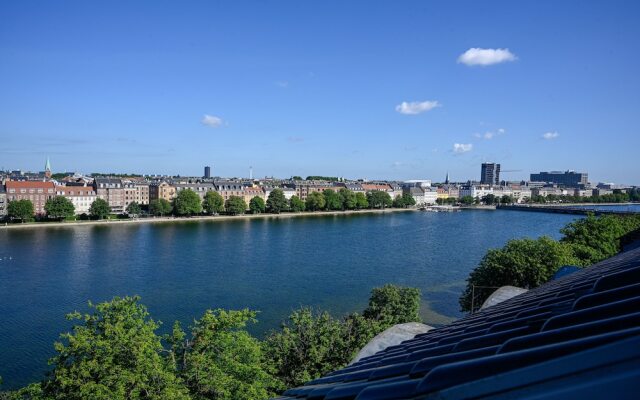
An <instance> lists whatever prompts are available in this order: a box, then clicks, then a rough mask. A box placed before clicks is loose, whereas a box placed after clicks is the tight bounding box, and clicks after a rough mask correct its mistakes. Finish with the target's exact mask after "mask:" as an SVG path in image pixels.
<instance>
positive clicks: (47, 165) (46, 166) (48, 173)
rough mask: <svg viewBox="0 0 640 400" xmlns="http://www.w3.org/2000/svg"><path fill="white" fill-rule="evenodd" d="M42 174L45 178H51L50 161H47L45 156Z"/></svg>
mask: <svg viewBox="0 0 640 400" xmlns="http://www.w3.org/2000/svg"><path fill="white" fill-rule="evenodd" d="M44 176H45V178H47V179H51V163H50V162H49V157H47V162H46V163H45V164H44Z"/></svg>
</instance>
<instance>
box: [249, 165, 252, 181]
mask: <svg viewBox="0 0 640 400" xmlns="http://www.w3.org/2000/svg"><path fill="white" fill-rule="evenodd" d="M249 179H250V180H253V167H251V166H250V167H249Z"/></svg>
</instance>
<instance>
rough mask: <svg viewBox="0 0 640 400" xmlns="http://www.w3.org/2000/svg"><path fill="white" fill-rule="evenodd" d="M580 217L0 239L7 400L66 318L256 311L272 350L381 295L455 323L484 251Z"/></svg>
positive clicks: (480, 214) (95, 231)
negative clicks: (326, 315)
mask: <svg viewBox="0 0 640 400" xmlns="http://www.w3.org/2000/svg"><path fill="white" fill-rule="evenodd" d="M575 218H576V216H572V215H558V214H544V213H530V212H519V211H500V210H498V211H466V212H460V213H428V212H403V213H388V214H384V215H351V216H346V215H345V216H331V217H303V218H290V219H266V220H251V221H247V220H241V219H239V220H238V221H225V222H212V221H205V222H180V223H161V224H160V223H159V224H130V225H114V226H80V227H61V228H55V227H47V228H40V229H24V230H22V229H20V230H17V229H16V230H1V231H0V259H1V261H0V376H2V377H3V378H4V385H3V386H2V388H3V389H5V390H7V389H13V388H17V387H20V386H23V385H25V384H27V383H29V382H32V381H35V380H38V379H40V378H41V377H42V376H43V373H44V371H46V368H47V363H46V360H47V359H48V358H49V357H50V356H51V355H53V342H54V341H55V340H56V339H57V338H58V335H59V334H60V333H61V332H63V331H65V330H67V329H68V328H69V326H70V325H69V324H68V322H67V321H65V319H64V316H65V314H66V313H68V312H71V311H73V310H79V311H86V310H87V306H86V304H87V301H88V300H92V301H93V302H100V301H105V300H109V299H110V298H112V297H113V296H125V295H140V296H142V302H143V303H144V304H146V305H147V306H148V308H149V310H150V312H151V315H152V317H153V318H154V319H157V320H161V321H163V322H164V328H165V329H167V328H169V327H170V326H171V324H172V323H173V321H174V320H180V321H182V322H183V323H185V324H186V325H188V324H189V323H190V322H191V321H192V320H193V318H196V317H200V316H201V315H202V313H203V312H204V311H205V310H206V309H207V308H233V309H238V308H244V307H249V308H252V309H256V310H260V314H259V316H258V318H259V321H260V322H259V324H257V325H255V326H253V327H252V332H253V333H254V334H256V335H258V336H262V335H263V334H264V333H265V332H266V331H268V330H269V329H273V328H276V327H277V326H278V324H279V323H280V322H281V321H282V320H283V319H284V318H286V316H287V315H288V314H289V313H290V311H292V310H293V309H295V308H297V307H299V306H301V305H310V306H313V307H317V308H318V309H323V310H329V311H330V312H331V313H332V314H334V315H336V316H338V315H341V314H345V313H348V312H352V311H359V310H362V309H363V308H364V307H365V305H366V302H367V299H368V297H369V292H370V290H371V289H372V288H373V287H376V286H381V285H383V284H385V283H396V284H401V285H408V286H414V287H419V288H420V289H421V290H422V294H423V305H422V314H423V319H424V320H425V322H426V323H428V324H433V325H438V324H444V323H447V322H450V321H451V320H452V319H455V318H459V317H460V316H461V314H460V313H459V311H458V296H459V295H460V293H461V292H462V290H463V288H464V284H465V279H466V277H467V276H468V274H469V271H470V270H471V269H473V268H474V267H475V266H476V265H477V263H478V262H479V261H480V259H481V258H482V256H483V255H484V254H485V252H486V251H487V249H489V248H492V247H499V246H502V245H503V244H504V243H505V242H506V241H507V240H509V239H512V238H520V237H538V236H541V235H550V236H552V237H555V238H558V237H559V236H560V234H559V229H560V228H561V227H562V226H564V225H565V224H566V223H568V222H569V221H571V220H573V219H575Z"/></svg>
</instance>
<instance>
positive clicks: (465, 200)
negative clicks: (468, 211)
mask: <svg viewBox="0 0 640 400" xmlns="http://www.w3.org/2000/svg"><path fill="white" fill-rule="evenodd" d="M474 202H475V199H474V198H473V197H471V196H462V198H461V199H460V203H462V204H464V205H465V206H470V205H471V204H473V203H474Z"/></svg>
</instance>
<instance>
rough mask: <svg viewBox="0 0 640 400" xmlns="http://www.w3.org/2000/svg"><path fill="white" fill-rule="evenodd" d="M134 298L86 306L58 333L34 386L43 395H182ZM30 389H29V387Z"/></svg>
mask: <svg viewBox="0 0 640 400" xmlns="http://www.w3.org/2000/svg"><path fill="white" fill-rule="evenodd" d="M138 300H139V298H138V297H125V298H118V297H115V298H114V299H113V300H111V301H110V302H105V303H100V304H98V305H92V304H90V307H91V308H92V309H93V312H92V313H91V314H85V315H81V314H80V313H78V312H75V313H72V314H69V315H68V317H67V318H68V319H69V320H72V321H73V320H75V321H80V323H79V324H77V325H75V326H74V327H73V331H72V332H69V333H64V334H62V335H61V342H59V343H56V345H55V350H56V353H57V354H56V355H55V356H54V357H53V358H52V359H51V360H50V364H51V365H52V366H53V369H52V370H51V372H50V373H49V375H48V377H47V378H46V379H45V380H44V381H43V382H42V383H41V384H40V388H41V391H42V394H43V396H42V398H44V399H65V400H67V399H69V400H74V399H77V400H81V399H97V400H103V399H104V400H119V399H122V400H125V399H158V400H160V399H188V398H189V396H188V393H187V390H186V388H185V386H184V385H183V384H182V382H181V381H180V379H178V378H177V377H176V376H175V374H174V373H173V371H172V369H171V368H170V366H169V365H168V364H167V363H166V362H165V360H163V358H162V357H161V355H160V352H161V351H162V350H163V348H162V344H161V342H160V337H159V336H158V335H156V333H155V331H156V330H157V329H158V327H159V326H160V324H159V323H157V322H155V321H154V320H152V319H151V318H150V317H149V313H148V312H147V309H146V308H145V307H144V306H143V305H141V304H139V303H138ZM33 389H34V388H33V387H32V388H31V390H33Z"/></svg>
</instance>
